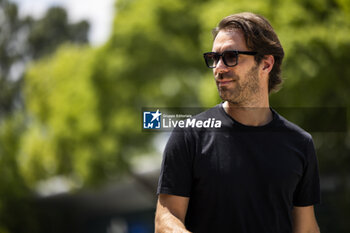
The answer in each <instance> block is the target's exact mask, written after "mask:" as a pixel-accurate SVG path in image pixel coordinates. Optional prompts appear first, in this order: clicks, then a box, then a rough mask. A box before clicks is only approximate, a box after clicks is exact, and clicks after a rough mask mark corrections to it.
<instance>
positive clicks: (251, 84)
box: [217, 65, 260, 106]
mask: <svg viewBox="0 0 350 233" xmlns="http://www.w3.org/2000/svg"><path fill="white" fill-rule="evenodd" d="M232 78H233V80H235V81H234V86H233V87H231V86H221V87H219V85H218V84H217V88H218V91H219V95H220V98H221V99H222V100H224V101H228V102H230V103H232V104H234V105H237V106H244V105H248V104H249V103H253V102H255V101H254V100H255V99H256V97H257V96H258V95H257V94H258V93H259V90H260V84H259V75H258V65H255V66H253V67H252V68H251V69H250V70H249V71H248V72H247V74H246V75H245V76H244V77H243V78H242V77H240V76H238V75H233V77H232Z"/></svg>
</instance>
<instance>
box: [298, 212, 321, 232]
mask: <svg viewBox="0 0 350 233" xmlns="http://www.w3.org/2000/svg"><path fill="white" fill-rule="evenodd" d="M319 232H320V230H319V228H318V225H317V221H316V217H315V213H314V206H304V207H297V206H294V208H293V233H319Z"/></svg>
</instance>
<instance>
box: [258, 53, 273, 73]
mask: <svg viewBox="0 0 350 233" xmlns="http://www.w3.org/2000/svg"><path fill="white" fill-rule="evenodd" d="M274 64H275V59H274V57H273V56H272V55H265V56H264V58H263V59H262V60H261V65H262V70H261V72H262V73H263V74H264V75H267V76H268V75H269V73H270V71H271V70H272V68H273V65H274Z"/></svg>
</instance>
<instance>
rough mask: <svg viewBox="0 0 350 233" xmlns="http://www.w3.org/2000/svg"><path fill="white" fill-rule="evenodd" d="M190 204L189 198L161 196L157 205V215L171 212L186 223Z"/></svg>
mask: <svg viewBox="0 0 350 233" xmlns="http://www.w3.org/2000/svg"><path fill="white" fill-rule="evenodd" d="M188 202H189V198H188V197H181V196H175V195H169V194H159V196H158V203H157V215H158V214H161V213H164V212H168V211H169V212H170V213H171V214H172V215H174V216H175V217H176V218H178V219H180V220H181V222H182V223H184V222H185V217H186V212H187V207H188Z"/></svg>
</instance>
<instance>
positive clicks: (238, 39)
mask: <svg viewBox="0 0 350 233" xmlns="http://www.w3.org/2000/svg"><path fill="white" fill-rule="evenodd" d="M212 50H213V51H214V52H223V51H225V50H244V51H245V50H247V46H246V43H245V40H244V35H243V32H242V31H241V30H221V31H219V33H218V34H217V36H216V37H215V40H214V43H213V49H212Z"/></svg>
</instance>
